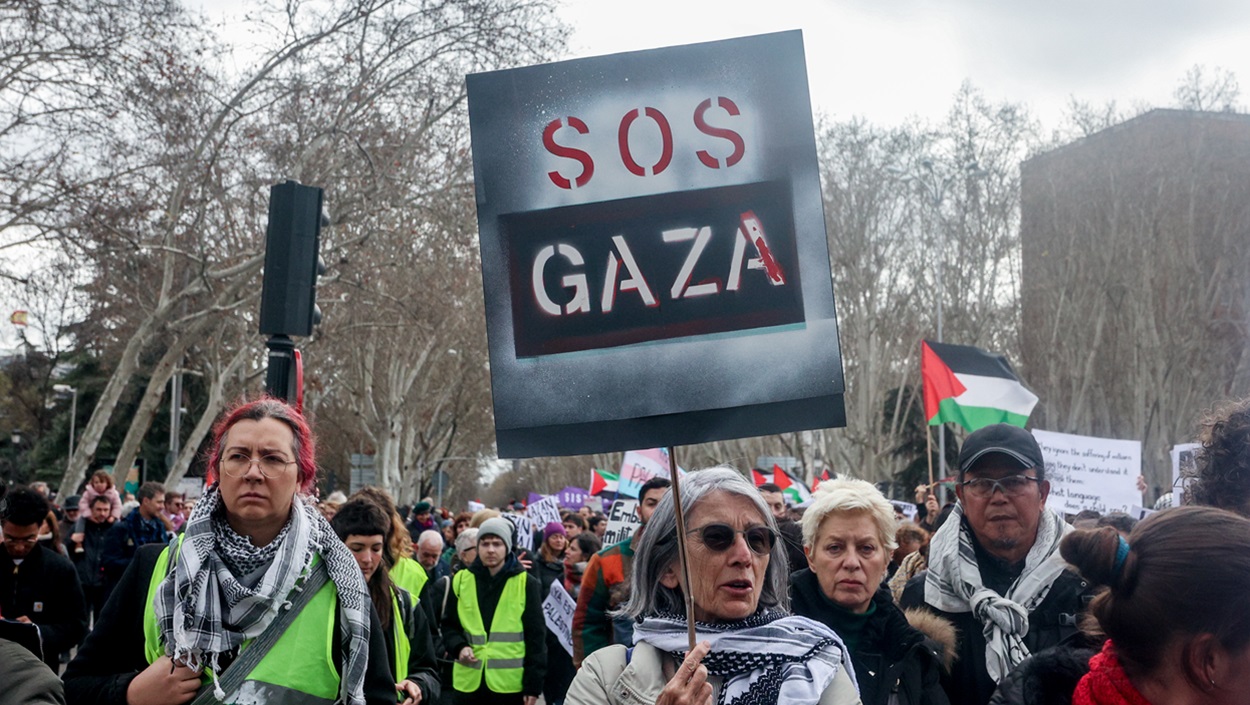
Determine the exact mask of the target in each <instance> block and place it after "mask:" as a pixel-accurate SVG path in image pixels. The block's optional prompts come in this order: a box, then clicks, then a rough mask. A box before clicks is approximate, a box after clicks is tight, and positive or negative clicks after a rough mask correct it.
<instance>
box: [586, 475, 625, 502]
mask: <svg viewBox="0 0 1250 705" xmlns="http://www.w3.org/2000/svg"><path fill="white" fill-rule="evenodd" d="M619 486H620V476H619V475H614V474H612V473H610V472H608V471H607V470H600V469H598V468H594V469H592V470H591V471H590V494H592V495H594V496H596V497H602V496H604V495H605V494H606V495H609V496H615V495H616V492H617V487H619Z"/></svg>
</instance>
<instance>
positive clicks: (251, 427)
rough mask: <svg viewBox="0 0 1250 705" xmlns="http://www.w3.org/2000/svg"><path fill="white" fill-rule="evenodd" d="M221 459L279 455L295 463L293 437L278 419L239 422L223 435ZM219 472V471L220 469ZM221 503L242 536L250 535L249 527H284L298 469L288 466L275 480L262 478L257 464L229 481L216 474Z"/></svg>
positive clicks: (296, 480)
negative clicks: (239, 455) (273, 525)
mask: <svg viewBox="0 0 1250 705" xmlns="http://www.w3.org/2000/svg"><path fill="white" fill-rule="evenodd" d="M223 445H224V449H223V451H222V457H223V458H224V457H229V456H230V455H231V454H233V453H239V454H241V455H246V456H248V457H249V458H257V459H258V458H262V457H265V456H266V455H275V456H277V455H280V456H282V457H284V458H286V459H287V460H288V461H294V460H295V452H294V445H295V434H294V433H292V432H291V428H290V427H289V426H287V425H286V424H284V423H282V422H281V421H279V420H277V419H261V420H259V421H253V420H250V419H247V420H243V421H239V422H238V423H236V424H235V425H233V426H231V427H230V429H229V430H228V431H226V439H225V443H224V444H223ZM219 470H220V469H219ZM219 476H220V478H221V500H222V502H223V503H224V504H225V505H226V515H227V517H228V518H229V519H230V520H231V521H230V524H231V526H233V527H234V528H235V530H236V531H238V532H239V533H241V534H249V533H250V532H249V531H247V529H248V528H250V527H252V526H267V525H271V524H273V523H275V522H280V523H279V526H280V525H281V523H285V522H286V519H287V517H288V516H290V514H291V502H292V501H293V500H294V498H295V492H296V490H298V489H299V467H298V466H297V465H296V464H295V463H294V462H291V463H290V464H289V465H287V466H286V467H285V468H283V469H282V471H281V472H279V473H278V474H277V475H276V476H274V477H265V475H264V473H262V472H261V469H260V463H255V462H253V463H251V464H249V465H248V468H247V472H245V473H243V474H242V475H241V476H239V477H231V476H229V475H227V474H226V473H225V472H219Z"/></svg>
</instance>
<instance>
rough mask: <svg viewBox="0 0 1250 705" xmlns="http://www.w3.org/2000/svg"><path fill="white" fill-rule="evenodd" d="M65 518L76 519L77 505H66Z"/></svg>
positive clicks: (67, 519)
mask: <svg viewBox="0 0 1250 705" xmlns="http://www.w3.org/2000/svg"><path fill="white" fill-rule="evenodd" d="M65 520H66V521H78V507H76V506H75V507H66V508H65Z"/></svg>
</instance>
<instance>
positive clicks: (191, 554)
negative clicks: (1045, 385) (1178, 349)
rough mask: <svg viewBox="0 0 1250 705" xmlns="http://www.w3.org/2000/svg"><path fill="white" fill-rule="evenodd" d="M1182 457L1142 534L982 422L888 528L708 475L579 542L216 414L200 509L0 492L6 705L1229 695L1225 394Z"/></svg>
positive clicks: (1232, 441)
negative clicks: (335, 489)
mask: <svg viewBox="0 0 1250 705" xmlns="http://www.w3.org/2000/svg"><path fill="white" fill-rule="evenodd" d="M1199 440H1200V442H1201V446H1202V449H1201V452H1200V453H1199V455H1198V460H1197V470H1196V474H1195V475H1194V477H1193V478H1191V479H1190V480H1188V481H1187V484H1186V486H1185V496H1186V504H1187V506H1183V507H1176V508H1167V509H1163V510H1161V511H1157V512H1154V513H1152V514H1150V515H1149V516H1147V517H1146V518H1144V519H1142V520H1140V521H1137V520H1135V519H1133V518H1131V517H1129V516H1127V515H1124V514H1117V513H1112V514H1107V515H1101V514H1098V513H1094V512H1082V513H1081V514H1078V515H1076V516H1068V517H1065V516H1061V515H1060V514H1058V513H1056V512H1054V511H1053V510H1051V509H1049V508H1047V505H1046V500H1047V496H1048V493H1049V489H1050V486H1049V482H1048V481H1047V477H1046V468H1045V462H1044V460H1043V458H1042V453H1041V449H1040V448H1039V446H1038V444H1037V442H1036V441H1035V440H1034V438H1033V436H1032V434H1030V433H1029V432H1027V431H1025V430H1023V429H1020V428H1017V427H1015V426H1010V425H1006V424H1001V425H995V426H989V427H986V428H984V429H981V430H978V431H975V432H973V433H971V434H970V435H968V437H967V438H966V439H965V440H964V442H963V444H962V447H961V448H960V452H959V459H958V465H957V467H956V468H955V470H956V478H955V481H954V495H955V497H954V501H950V502H948V503H946V505H945V506H942V505H940V504H939V501H938V498H937V495H936V494H934V493H933V491H932V490H933V488H932V487H921V488H918V493H917V495H916V497H915V500H916V505H917V508H918V510H919V511H918V515H917V517H916V519H915V520H914V521H908V520H906V519H904V518H903V517H901V516H900V515H899V513H898V510H897V509H896V507H895V505H893V504H891V502H890V501H888V500H887V499H886V497H885V496H884V495H883V494H882V493H881V491H880V490H879V489H878V488H877V487H876V486H874V485H872V484H870V483H868V482H864V481H861V480H855V479H850V478H849V477H843V478H835V479H831V480H827V481H824V482H822V483H821V485H820V487H819V488H818V490H817V491H816V492H815V493H814V494H813V496H812V498H811V499H810V500H808V501H806V502H804V503H803V504H802V505H801V506H798V507H795V506H790V505H788V504H787V503H786V501H785V499H786V498H785V495H784V494H783V492H782V491H781V489H780V488H779V487H778V486H776V485H771V484H765V485H763V486H760V487H756V486H755V485H753V484H752V483H751V482H749V481H748V480H746V479H745V478H744V477H743V476H742V475H741V474H740V473H739V472H738V471H737V470H735V469H732V468H727V467H713V468H706V469H702V470H697V471H694V472H691V473H688V474H687V475H685V476H684V477H682V479H681V480H680V482H681V483H682V484H681V495H682V506H681V517H680V520H681V523H680V524H679V517H678V511H677V510H678V508H677V506H676V504H675V502H674V498H673V492H672V487H671V483H670V481H669V480H667V479H664V478H653V479H651V480H650V481H648V482H647V483H645V484H644V485H642V487H641V489H640V490H639V493H638V508H637V513H638V518H639V519H640V520H641V527H640V528H638V529H637V530H635V531H634V533H633V535H632V536H628V537H627V538H625V539H624V540H622V541H620V542H618V543H615V544H611V545H604V544H603V542H602V537H603V536H604V535H605V531H606V529H607V524H608V520H607V518H606V517H605V516H604V515H603V514H602V513H601V512H597V511H595V508H591V507H579V508H577V509H576V510H572V509H568V510H565V511H564V512H563V513H562V515H561V520H560V521H551V522H548V523H546V524H545V525H543V526H535V527H534V535H533V536H519V535H518V530H517V528H516V527H517V525H518V524H517V522H515V521H510V520H509V517H507V516H506V515H507V514H512V513H520V512H524V507H523V506H520V503H516V502H514V503H511V504H509V505H508V506H506V507H504V508H502V509H481V510H479V511H476V512H460V513H458V514H453V513H452V512H450V511H448V510H447V509H446V508H443V507H436V506H434V505H433V503H432V502H430V501H429V500H424V501H419V502H417V503H415V504H414V505H413V506H411V507H404V508H401V507H398V506H397V505H396V503H395V501H394V500H393V498H392V497H391V496H390V495H389V494H387V493H386V492H385V491H383V490H381V489H379V488H376V487H368V488H364V489H362V490H360V491H358V492H355V493H354V494H352V495H351V496H346V495H344V494H343V493H333V494H331V495H329V496H327V497H325V498H324V499H323V500H322V501H319V502H318V501H316V500H314V499H312V497H313V496H314V494H315V493H314V492H313V490H314V487H315V485H316V482H317V479H318V478H317V468H316V464H315V457H316V456H315V438H314V436H313V433H312V431H311V429H310V428H309V425H308V423H307V422H306V421H305V420H304V418H303V416H302V415H301V414H300V413H299V412H298V411H296V410H295V409H293V408H291V407H290V406H288V405H286V404H285V403H282V402H280V401H276V400H272V399H260V400H256V401H251V402H246V403H240V404H239V405H237V406H236V407H235V408H233V409H232V410H231V411H229V412H228V413H227V414H226V415H224V416H223V418H222V419H221V420H220V421H219V422H218V424H217V426H216V427H215V429H214V434H213V440H212V443H211V444H210V448H211V450H210V457H209V458H208V468H209V473H208V477H207V478H206V479H207V484H206V489H205V492H204V493H203V495H202V496H199V497H197V498H195V499H194V500H192V499H191V498H188V497H186V496H184V495H183V494H180V493H176V492H173V491H170V490H167V489H166V488H165V487H163V486H162V485H160V484H157V483H144V484H142V485H140V486H139V487H138V488H137V491H135V493H134V496H133V497H130V496H123V495H121V494H119V492H118V491H117V488H115V487H114V486H113V481H112V476H111V475H110V474H109V473H107V472H98V473H96V474H94V475H93V476H92V477H91V478H90V479H89V480H88V482H87V483H85V486H84V488H83V490H82V494H81V495H76V496H71V497H66V498H65V499H64V501H63V502H61V503H60V506H58V505H57V504H56V503H54V502H52V501H51V500H50V498H49V492H48V488H47V487H46V485H42V483H35V484H32V485H31V486H29V487H13V488H7V490H6V489H4V488H0V491H4V492H5V495H4V496H3V498H2V499H0V526H2V527H3V545H2V546H0V682H2V683H4V684H5V687H3V688H0V705H7V704H8V703H65V702H68V703H83V704H84V705H90V704H94V703H107V704H118V705H120V704H129V705H145V704H147V703H172V704H174V705H180V704H181V703H188V702H192V701H194V702H196V703H197V705H199V704H200V703H209V702H226V703H277V704H281V703H327V704H329V703H350V704H352V705H361V704H363V703H370V704H371V705H382V704H383V703H403V704H404V705H416V704H417V703H446V704H449V705H460V704H462V703H463V704H469V703H517V704H520V705H534V704H535V703H537V702H538V701H539V700H540V699H541V700H542V701H543V702H546V703H549V704H551V705H557V704H559V703H569V704H570V705H590V704H592V703H594V704H600V703H620V704H622V705H624V704H638V705H643V704H645V705H651V704H658V705H710V703H713V702H715V703H718V704H719V703H731V704H734V705H754V704H757V703H809V704H812V705H815V704H817V703H819V704H823V705H834V704H836V705H843V704H845V705H854V704H857V703H862V704H863V705H886V704H891V705H892V704H898V705H945V704H947V703H957V704H963V703H967V704H969V705H986V704H987V703H995V704H996V705H1051V704H1055V703H1062V704H1064V705H1068V704H1069V703H1078V704H1080V705H1130V704H1131V705H1143V704H1148V705H1164V704H1165V703H1173V702H1184V703H1203V704H1206V703H1211V704H1216V703H1226V702H1227V703H1232V702H1244V701H1245V700H1246V698H1247V697H1248V696H1250V623H1248V620H1250V597H1247V594H1248V593H1247V591H1246V590H1245V586H1246V585H1248V584H1250V558H1246V557H1245V556H1246V550H1245V547H1246V546H1247V545H1250V519H1247V517H1248V516H1250V402H1247V403H1241V404H1233V405H1229V406H1227V407H1225V408H1222V409H1219V410H1217V411H1216V412H1214V413H1213V414H1212V415H1211V416H1210V417H1209V418H1208V419H1207V420H1206V421H1205V422H1204V424H1203V427H1202V431H1201V434H1200V438H1199ZM851 474H853V473H849V472H848V473H844V475H851ZM1165 504H1166V502H1165ZM679 525H682V526H684V527H685V533H686V536H685V537H684V538H685V549H686V552H687V554H688V555H687V560H686V566H685V567H686V570H685V571H683V565H682V562H681V560H680V559H679V553H680V550H679V548H680V547H679V545H678V540H677V539H678V538H679V537H678V529H677V527H678V526H679ZM528 546H532V549H531V548H527V547H528ZM554 591H563V592H566V593H568V595H569V596H570V598H571V599H572V600H573V601H575V602H576V608H575V609H574V611H573V613H572V619H571V623H572V627H571V631H570V632H568V633H566V634H564V635H561V634H557V633H556V632H555V631H553V629H552V628H551V627H550V626H549V621H548V619H547V616H546V615H544V608H543V604H544V601H546V600H547V599H548V597H549V596H551V595H552V593H553V592H554ZM690 613H692V614H693V617H694V620H695V622H696V624H695V625H694V628H693V631H692V630H691V625H690V624H688V621H687V619H688V614H690ZM692 633H693V634H694V635H695V638H696V640H697V644H696V645H695V646H694V648H690V646H689V644H690V642H689V641H688V639H689V638H690V637H689V635H690V634H692ZM58 676H59V677H58Z"/></svg>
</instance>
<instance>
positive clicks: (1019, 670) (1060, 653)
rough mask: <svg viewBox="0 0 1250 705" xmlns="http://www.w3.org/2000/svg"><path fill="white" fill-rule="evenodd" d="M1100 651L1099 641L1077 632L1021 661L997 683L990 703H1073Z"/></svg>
mask: <svg viewBox="0 0 1250 705" xmlns="http://www.w3.org/2000/svg"><path fill="white" fill-rule="evenodd" d="M1101 650H1102V642H1101V641H1099V640H1098V639H1093V638H1090V637H1089V636H1087V635H1086V634H1085V633H1084V632H1077V633H1076V634H1073V635H1072V636H1071V637H1069V638H1067V639H1064V640H1063V643H1061V644H1059V645H1058V646H1054V647H1051V648H1049V649H1046V650H1045V651H1039V652H1037V653H1035V654H1033V655H1032V656H1030V657H1028V658H1026V659H1025V660H1023V661H1021V662H1020V665H1019V666H1016V667H1015V669H1014V670H1012V672H1011V673H1008V674H1007V677H1006V678H1004V679H1003V682H1002V683H1000V684H999V685H998V690H996V691H994V696H993V697H992V698H990V705H1072V693H1073V692H1075V691H1076V684H1077V682H1079V681H1080V680H1081V678H1082V677H1083V676H1084V675H1085V674H1086V673H1089V660H1090V659H1092V658H1094V656H1096V655H1097V654H1098V652H1099V651H1101Z"/></svg>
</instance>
